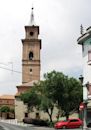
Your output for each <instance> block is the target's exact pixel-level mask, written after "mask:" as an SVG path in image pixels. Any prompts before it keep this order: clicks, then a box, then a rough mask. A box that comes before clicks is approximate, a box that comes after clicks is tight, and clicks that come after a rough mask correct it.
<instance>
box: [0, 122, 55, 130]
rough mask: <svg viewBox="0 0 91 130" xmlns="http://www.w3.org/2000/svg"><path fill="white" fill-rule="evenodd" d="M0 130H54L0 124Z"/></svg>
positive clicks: (52, 129)
mask: <svg viewBox="0 0 91 130" xmlns="http://www.w3.org/2000/svg"><path fill="white" fill-rule="evenodd" d="M0 130H54V128H46V127H35V126H17V125H11V124H7V123H1V122H0Z"/></svg>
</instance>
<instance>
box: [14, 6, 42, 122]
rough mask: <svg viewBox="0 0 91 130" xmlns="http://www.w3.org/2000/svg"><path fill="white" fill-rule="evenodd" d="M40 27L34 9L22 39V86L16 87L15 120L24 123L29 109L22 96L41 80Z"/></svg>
mask: <svg viewBox="0 0 91 130" xmlns="http://www.w3.org/2000/svg"><path fill="white" fill-rule="evenodd" d="M38 36H39V26H36V25H35V22H34V14H33V8H32V12H31V18H30V23H29V25H28V26H25V39H22V84H21V85H18V86H16V87H17V93H16V95H15V118H16V119H17V120H18V121H22V120H23V119H24V117H26V115H27V107H26V105H25V104H24V103H23V101H22V100H21V99H20V97H19V96H20V94H21V93H24V92H26V91H28V90H30V89H31V88H32V87H33V86H34V83H37V82H38V81H39V80H40V64H41V63H40V50H41V40H40V39H39V38H38Z"/></svg>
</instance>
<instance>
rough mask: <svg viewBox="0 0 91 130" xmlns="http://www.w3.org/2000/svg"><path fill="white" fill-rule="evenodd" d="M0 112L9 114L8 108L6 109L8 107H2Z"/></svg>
mask: <svg viewBox="0 0 91 130" xmlns="http://www.w3.org/2000/svg"><path fill="white" fill-rule="evenodd" d="M0 112H6V113H7V112H10V108H9V107H8V106H2V107H1V108H0Z"/></svg>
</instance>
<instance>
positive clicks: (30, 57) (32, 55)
mask: <svg viewBox="0 0 91 130" xmlns="http://www.w3.org/2000/svg"><path fill="white" fill-rule="evenodd" d="M33 57H34V54H33V52H31V51H30V52H29V60H33Z"/></svg>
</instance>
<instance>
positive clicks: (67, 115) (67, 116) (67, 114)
mask: <svg viewBox="0 0 91 130" xmlns="http://www.w3.org/2000/svg"><path fill="white" fill-rule="evenodd" d="M65 116H66V120H68V118H69V113H68V112H66V114H65Z"/></svg>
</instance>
